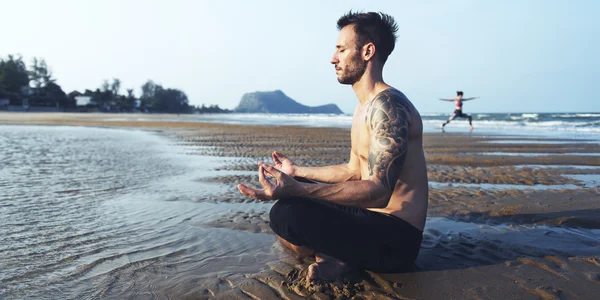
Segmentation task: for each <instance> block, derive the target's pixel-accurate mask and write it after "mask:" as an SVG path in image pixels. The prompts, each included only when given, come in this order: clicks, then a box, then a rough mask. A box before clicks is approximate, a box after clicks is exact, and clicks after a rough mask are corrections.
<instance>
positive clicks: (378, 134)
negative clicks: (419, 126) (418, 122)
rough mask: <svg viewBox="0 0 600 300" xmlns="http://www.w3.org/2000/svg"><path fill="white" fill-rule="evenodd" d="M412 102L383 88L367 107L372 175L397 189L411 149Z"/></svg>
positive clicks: (387, 186) (389, 186)
mask: <svg viewBox="0 0 600 300" xmlns="http://www.w3.org/2000/svg"><path fill="white" fill-rule="evenodd" d="M408 105H409V104H408V103H406V102H405V101H404V99H402V98H400V97H399V96H398V95H396V94H394V93H393V92H383V93H381V94H380V95H379V96H378V97H377V98H376V99H375V100H373V101H372V102H371V104H370V106H369V108H368V110H367V125H368V126H369V129H370V130H371V145H370V149H369V175H370V176H375V177H376V178H377V179H379V180H380V181H381V183H382V184H383V185H384V186H385V187H386V188H387V189H388V190H389V191H393V190H394V187H395V185H396V181H398V177H399V176H400V171H401V170H402V166H403V165H404V160H405V158H406V153H407V149H408V125H409V120H410V110H409V108H408Z"/></svg>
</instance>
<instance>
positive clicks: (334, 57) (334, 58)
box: [330, 54, 340, 65]
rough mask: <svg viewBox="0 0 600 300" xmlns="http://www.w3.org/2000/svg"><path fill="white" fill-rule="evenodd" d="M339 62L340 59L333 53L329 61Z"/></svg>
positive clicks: (332, 62)
mask: <svg viewBox="0 0 600 300" xmlns="http://www.w3.org/2000/svg"><path fill="white" fill-rule="evenodd" d="M339 62H340V60H339V59H338V57H337V55H336V54H334V55H333V57H332V58H331V61H330V63H331V64H333V65H335V64H337V63H339Z"/></svg>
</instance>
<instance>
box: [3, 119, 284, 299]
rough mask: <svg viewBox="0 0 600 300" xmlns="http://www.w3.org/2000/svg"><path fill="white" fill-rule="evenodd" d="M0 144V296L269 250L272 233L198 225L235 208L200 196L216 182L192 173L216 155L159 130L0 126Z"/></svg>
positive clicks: (51, 291) (86, 288) (100, 285)
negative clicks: (192, 149) (199, 152)
mask: <svg viewBox="0 0 600 300" xmlns="http://www.w3.org/2000/svg"><path fill="white" fill-rule="evenodd" d="M0 146H1V149H3V151H2V152H0V164H1V166H2V167H1V168H0V188H2V191H3V193H2V194H0V215H2V216H3V217H2V219H0V236H2V237H3V243H2V244H0V256H2V260H1V261H0V270H1V272H0V298H4V297H6V298H36V299H39V298H54V299H56V298H57V296H58V295H60V296H61V297H67V298H71V297H73V298H78V296H75V295H86V294H87V295H93V294H96V293H97V292H99V291H102V290H105V289H106V288H107V287H108V286H109V285H110V284H113V283H112V282H113V281H114V280H115V278H119V276H121V275H123V274H125V273H126V272H127V271H128V270H133V269H135V270H138V271H140V270H141V272H138V273H137V275H136V276H138V275H139V276H142V277H143V276H146V275H147V274H146V273H145V271H144V270H146V269H145V268H148V266H150V265H153V267H157V266H160V267H162V266H163V265H164V267H165V268H175V266H179V265H183V266H185V268H191V269H196V270H197V271H198V272H199V273H200V274H208V273H209V272H208V270H209V269H211V268H206V269H203V266H204V265H206V264H207V262H210V261H211V260H214V261H217V260H218V258H219V257H223V256H228V255H236V256H237V257H236V260H234V261H237V259H242V258H244V257H249V258H250V259H248V260H249V261H251V260H253V259H254V260H255V258H254V256H258V257H260V256H261V255H267V254H268V253H269V251H270V248H271V246H270V245H272V241H273V237H272V236H270V235H266V234H262V235H260V234H259V235H249V234H247V233H244V232H236V231H232V230H223V229H212V228H210V227H207V226H203V224H204V223H206V222H209V221H210V220H212V219H214V218H216V217H217V216H219V214H227V213H229V212H230V211H231V210H232V207H231V205H215V204H210V203H204V202H203V199H204V198H205V197H206V196H208V195H213V194H218V193H220V192H221V191H222V188H220V187H219V186H217V185H213V184H207V183H203V182H200V181H197V180H196V179H197V178H202V177H206V176H208V175H209V174H211V173H210V171H209V170H210V169H211V168H214V167H215V166H217V165H219V162H218V159H216V158H207V157H199V156H191V155H185V154H183V153H184V152H185V151H186V148H185V147H179V146H178V147H174V146H173V145H170V142H169V141H168V140H167V139H165V138H163V137H161V136H158V135H156V134H150V133H146V132H140V131H133V130H117V129H100V128H80V127H39V126H0ZM217 174H218V172H217ZM235 209H252V206H248V205H246V206H244V207H239V206H238V207H237V208H235ZM264 241H268V242H264ZM265 253H266V254H265ZM267 256H268V255H267ZM165 261H169V262H170V263H166V264H164V262H165ZM248 265H251V264H248ZM160 267H159V268H160ZM236 268H238V267H237V266H236ZM226 269H227V267H226V264H223V265H222V266H220V267H219V268H216V269H215V270H213V271H223V270H226ZM119 274H120V275H119ZM144 274H145V275H144ZM133 278H136V277H135V276H134V277H133ZM133 278H131V280H129V281H125V282H126V284H132V283H134V282H135V279H133ZM90 283H92V286H91V287H90ZM2 295H4V297H3V296H2Z"/></svg>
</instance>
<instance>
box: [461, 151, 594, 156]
mask: <svg viewBox="0 0 600 300" xmlns="http://www.w3.org/2000/svg"><path fill="white" fill-rule="evenodd" d="M469 154H471V153H469ZM472 154H479V155H505V156H531V157H537V156H552V155H573V156H600V153H592V152H566V153H549V152H473V153H472Z"/></svg>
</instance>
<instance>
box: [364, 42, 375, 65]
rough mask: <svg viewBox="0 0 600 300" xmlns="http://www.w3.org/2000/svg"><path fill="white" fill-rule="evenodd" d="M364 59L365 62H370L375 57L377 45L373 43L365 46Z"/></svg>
mask: <svg viewBox="0 0 600 300" xmlns="http://www.w3.org/2000/svg"><path fill="white" fill-rule="evenodd" d="M362 52H363V53H362V54H363V59H364V60H365V61H370V60H371V59H373V57H375V45H374V44H373V43H367V44H366V45H364V46H363V51H362Z"/></svg>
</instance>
